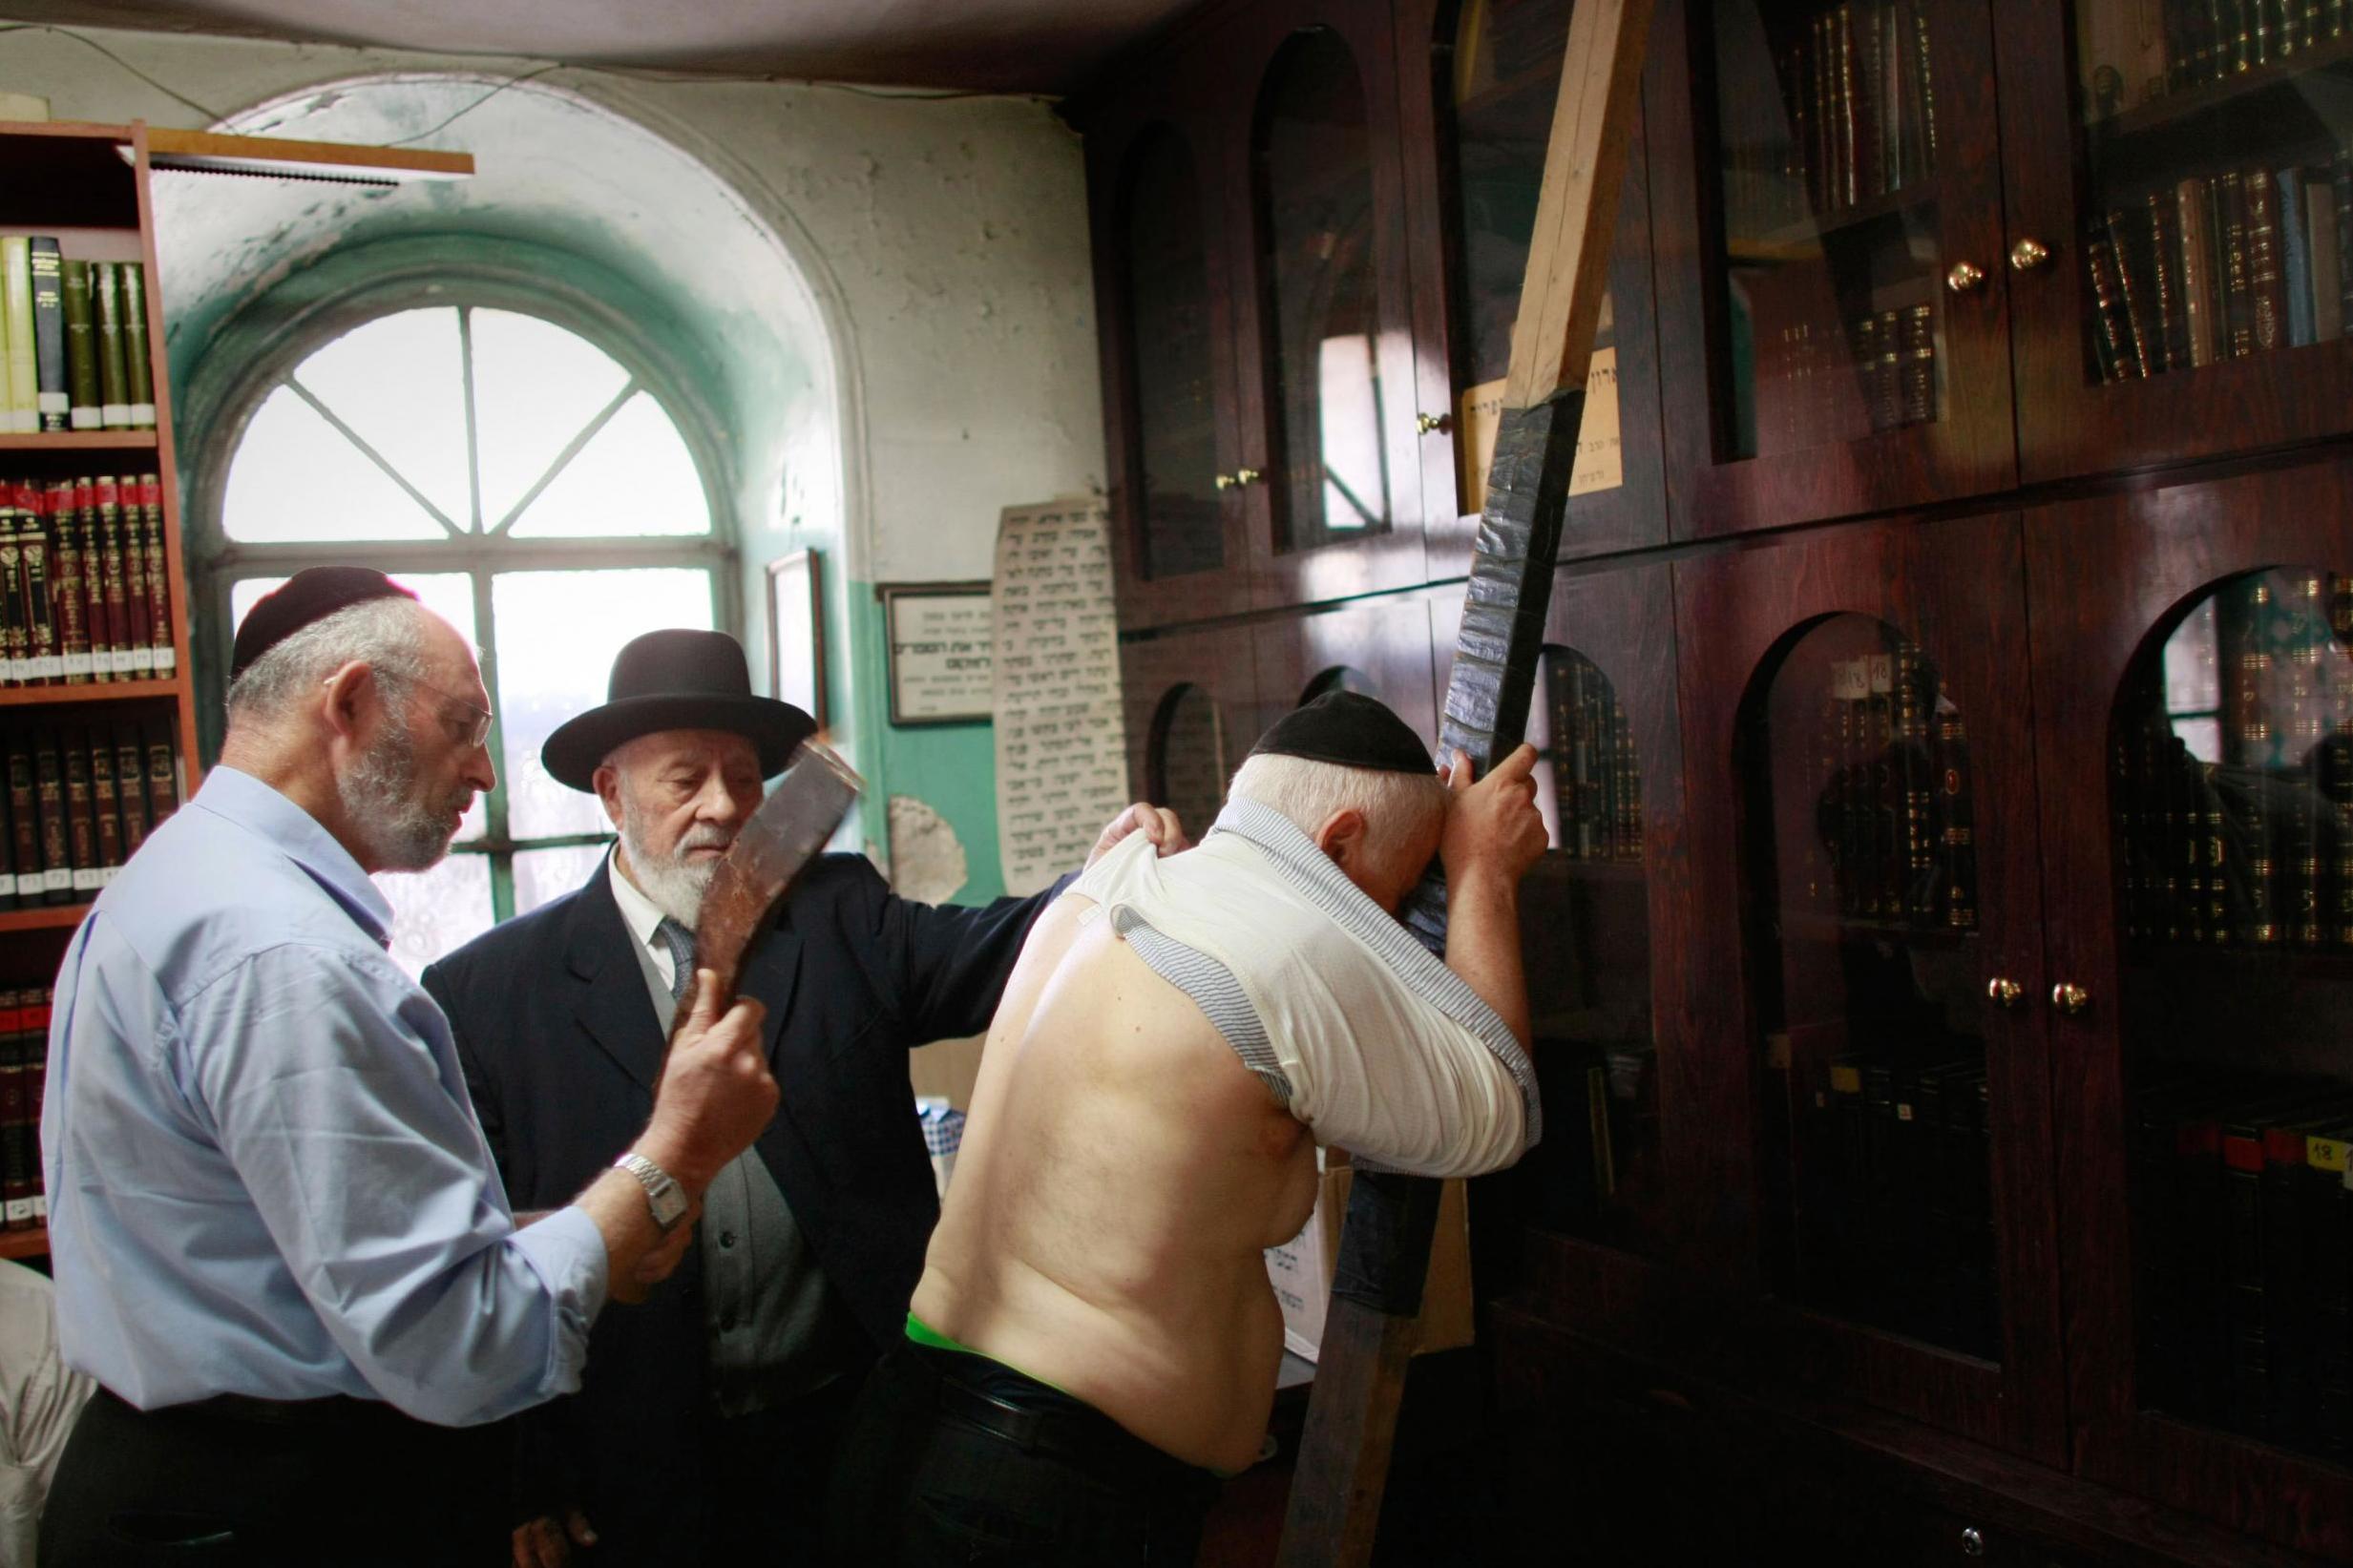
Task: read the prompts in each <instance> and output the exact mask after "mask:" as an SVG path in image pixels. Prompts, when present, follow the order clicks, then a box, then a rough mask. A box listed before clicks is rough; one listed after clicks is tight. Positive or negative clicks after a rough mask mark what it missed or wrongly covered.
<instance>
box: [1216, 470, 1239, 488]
mask: <svg viewBox="0 0 2353 1568" xmlns="http://www.w3.org/2000/svg"><path fill="white" fill-rule="evenodd" d="M1241 482H1242V481H1240V480H1239V479H1236V478H1235V477H1234V476H1233V475H1232V474H1230V473H1221V474H1219V475H1218V476H1217V488H1218V489H1219V490H1231V489H1233V487H1234V486H1236V485H1238V484H1240V483H1241Z"/></svg>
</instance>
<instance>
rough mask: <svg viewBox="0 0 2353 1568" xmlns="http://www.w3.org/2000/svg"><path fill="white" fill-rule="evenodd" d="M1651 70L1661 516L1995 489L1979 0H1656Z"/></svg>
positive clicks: (1993, 169)
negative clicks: (1662, 411) (1664, 492)
mask: <svg viewBox="0 0 2353 1568" xmlns="http://www.w3.org/2000/svg"><path fill="white" fill-rule="evenodd" d="M1649 67H1650V70H1649V93H1648V94H1647V96H1648V100H1649V105H1650V111H1651V112H1650V123H1649V145H1650V191H1651V199H1652V202H1653V207H1654V211H1655V213H1656V215H1657V216H1656V236H1655V239H1654V246H1655V250H1656V255H1657V268H1658V302H1659V311H1658V330H1659V358H1660V362H1661V366H1662V376H1663V379H1664V383H1665V386H1666V387H1667V399H1668V406H1669V407H1670V408H1673V409H1674V410H1675V417H1674V418H1672V419H1670V420H1668V421H1667V425H1666V429H1667V488H1668V499H1669V508H1670V514H1671V516H1672V518H1673V524H1674V530H1675V533H1676V535H1677V536H1678V537H1680V538H1708V537H1712V536H1714V535H1717V534H1722V533H1740V532H1744V531H1747V530H1751V529H1759V528H1777V527H1782V526H1785V525H1787V524H1790V523H1797V522H1810V521H1814V520H1817V519H1822V518H1836V517H1842V516H1850V515H1854V514H1857V513H1860V512H1883V511H1888V510H1892V509H1895V508H1901V507H1910V506H1920V505H1923V504H1926V503H1929V502H1934V501H1941V500H1947V499H1951V498H1955V497H1959V496H1964V495H1972V494H1981V493H1985V492H1986V491H1996V490H2002V489H2005V488H2006V487H2007V486H2008V485H2009V484H2010V483H2011V482H2012V480H2013V478H2014V476H2015V474H2016V447H2015V444H2014V436H2013V434H2012V427H2011V415H2012V407H2011V401H2010V374H2009V323H2008V316H2007V297H2008V285H2007V280H2006V276H2005V270H2004V268H2003V266H2002V265H2001V257H2002V254H2003V251H2004V249H2005V243H2004V240H2003V229H2002V178H2001V166H2000V162H1999V158H1998V149H1999V147H2000V145H2001V142H2000V137H1999V135H1998V132H1997V128H1996V125H1995V114H1994V81H1993V69H1992V67H1993V29H1992V25H1991V20H1990V18H1989V17H1988V15H1987V14H1986V10H1985V0H1859V3H1855V4H1848V5H1837V6H1814V7H1797V6H1789V5H1780V4H1775V3H1772V0H1664V3H1662V4H1661V5H1660V7H1659V11H1658V20H1657V23H1656V25H1655V26H1654V28H1653V30H1652V37H1651V48H1650V60H1649Z"/></svg>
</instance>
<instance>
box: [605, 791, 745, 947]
mask: <svg viewBox="0 0 2353 1568" xmlns="http://www.w3.org/2000/svg"><path fill="white" fill-rule="evenodd" d="M732 842H733V839H732V836H731V835H729V834H726V833H725V832H723V831H721V830H720V829H719V828H716V827H709V826H698V827H690V828H688V829H687V830H686V832H685V834H684V835H683V837H682V838H681V839H680V840H679V842H678V847H676V848H675V849H673V850H672V851H671V852H670V853H669V854H667V855H662V854H657V853H656V852H655V851H654V850H653V849H651V848H649V847H647V845H646V842H645V823H644V820H643V818H642V817H641V815H640V813H639V811H638V808H637V803H636V802H635V801H634V800H632V799H631V798H630V795H629V791H628V790H627V789H626V788H623V789H622V790H621V792H620V846H621V853H622V854H623V855H624V856H625V857H626V858H627V861H628V867H627V869H628V874H629V880H630V881H631V882H633V883H635V884H637V889H638V891H640V892H641V893H643V894H644V895H645V897H646V901H647V902H648V903H650V904H652V905H653V906H654V908H655V909H660V910H661V911H662V913H663V914H666V915H668V916H669V917H670V918H671V919H673V920H675V921H677V922H678V923H679V924H680V925H682V926H683V927H685V928H686V929H687V930H694V929H695V921H696V920H697V919H698V918H699V917H700V916H701V915H702V913H703V895H704V893H707V892H709V891H710V889H711V878H712V876H713V875H714V874H715V873H716V872H717V871H718V870H719V862H718V861H716V860H703V861H690V860H688V859H687V858H686V855H687V852H688V851H689V850H692V849H699V848H714V847H715V848H723V849H724V848H725V847H727V845H728V844H730V843H732Z"/></svg>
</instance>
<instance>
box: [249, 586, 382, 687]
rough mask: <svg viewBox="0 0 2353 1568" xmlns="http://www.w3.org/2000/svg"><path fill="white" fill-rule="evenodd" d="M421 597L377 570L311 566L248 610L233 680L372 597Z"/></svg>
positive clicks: (256, 601)
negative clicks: (306, 632)
mask: <svg viewBox="0 0 2353 1568" xmlns="http://www.w3.org/2000/svg"><path fill="white" fill-rule="evenodd" d="M415 597H416V595H414V594H412V593H410V591H409V590H408V589H406V588H403V587H402V586H401V585H400V584H398V583H396V582H394V581H393V580H392V579H391V578H389V577H388V576H386V575H384V574H383V573H381V572H379V571H377V570H376V569H375V568H374V567H372V566H311V567H305V568H304V569H303V570H302V571H300V572H297V573H295V574H294V575H292V576H290V577H288V578H287V579H286V580H285V581H284V583H281V584H280V585H279V586H278V587H276V588H274V589H272V590H271V591H270V592H268V593H266V594H264V595H263V596H261V597H260V598H259V599H256V600H255V601H254V605H253V608H252V609H250V610H248V611H246V612H245V618H244V619H243V620H242V621H240V622H239V623H238V627H237V642H236V646H235V647H234V649H233V650H232V651H231V653H230V656H229V679H231V680H235V679H237V678H238V677H239V676H241V675H243V674H244V673H245V668H246V666H247V665H250V664H251V663H252V662H253V661H254V660H255V659H260V658H261V657H262V656H263V654H265V653H268V652H269V651H270V650H271V649H272V648H275V647H276V646H278V644H280V643H281V642H284V640H285V639H286V638H290V637H292V636H293V635H294V634H295V633H297V632H299V631H301V630H302V629H303V628H304V627H305V626H308V625H310V624H312V623H313V622H315V621H322V620H325V619H326V617H329V616H331V615H333V614H334V613H335V612H336V611H338V610H348V609H350V608H351V607H352V606H353V605H355V604H365V603H367V602H368V600H369V599H389V598H404V599H412V598H415Z"/></svg>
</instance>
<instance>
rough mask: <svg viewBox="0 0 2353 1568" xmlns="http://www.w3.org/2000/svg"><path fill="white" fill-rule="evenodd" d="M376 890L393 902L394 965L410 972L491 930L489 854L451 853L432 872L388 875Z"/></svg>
mask: <svg viewBox="0 0 2353 1568" xmlns="http://www.w3.org/2000/svg"><path fill="white" fill-rule="evenodd" d="M376 886H377V887H379V888H381V889H384V896H385V897H387V898H389V899H390V900H391V901H392V961H393V962H394V963H396V964H398V965H400V967H401V968H402V969H405V970H407V971H408V972H410V974H421V973H423V972H424V971H425V966H426V965H428V964H430V963H431V962H432V961H433V960H435V959H436V958H445V957H447V956H449V955H450V954H451V953H452V952H455V951H457V950H458V949H459V948H461V947H463V946H465V945H466V944H467V943H468V942H471V941H473V939H474V938H475V937H477V936H479V935H481V934H482V933H483V932H484V931H486V930H490V929H491V863H490V857H489V856H487V855H452V856H451V857H450V858H449V859H447V860H445V861H443V862H442V863H441V864H440V865H438V866H436V867H434V868H432V869H431V870H430V871H387V872H385V873H383V874H382V875H380V876H378V877H377V878H376Z"/></svg>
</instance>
